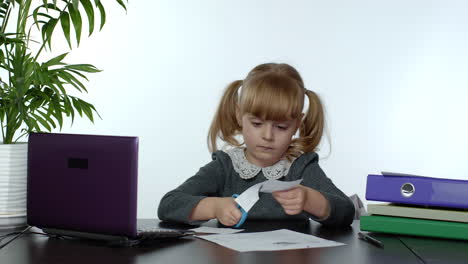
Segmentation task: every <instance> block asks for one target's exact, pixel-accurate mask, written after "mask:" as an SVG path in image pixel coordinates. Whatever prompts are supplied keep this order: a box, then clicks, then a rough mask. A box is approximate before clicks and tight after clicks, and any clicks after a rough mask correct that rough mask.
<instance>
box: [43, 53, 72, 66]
mask: <svg viewBox="0 0 468 264" xmlns="http://www.w3.org/2000/svg"><path fill="white" fill-rule="evenodd" d="M67 55H68V52H66V53H63V54H61V55H58V56H57V57H55V58H52V59H50V60H49V61H47V62H46V63H44V64H43V65H44V66H46V67H50V66H54V65H63V64H64V63H63V62H62V60H63V59H64V58H65V57H66V56H67Z"/></svg>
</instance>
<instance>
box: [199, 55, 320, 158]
mask: <svg viewBox="0 0 468 264" xmlns="http://www.w3.org/2000/svg"><path fill="white" fill-rule="evenodd" d="M241 87H242V88H241ZM239 88H241V90H240V95H238V92H239ZM305 96H307V97H308V99H309V107H308V109H307V111H306V112H305V114H304V116H303V117H302V120H301V124H300V127H299V137H297V138H294V139H293V140H292V141H291V144H290V146H289V148H288V150H287V151H286V153H285V154H286V155H285V156H286V157H287V158H288V159H292V158H295V157H298V156H299V155H301V154H302V153H308V152H313V151H315V150H316V148H317V146H318V144H319V143H320V140H321V138H322V134H323V129H324V122H325V121H324V110H323V105H322V102H321V100H320V98H319V97H318V95H317V94H316V93H314V92H313V91H310V90H307V89H305V88H304V83H303V81H302V78H301V76H300V74H299V72H298V71H297V70H296V69H294V68H293V67H292V66H290V65H288V64H284V63H282V64H277V63H265V64H260V65H258V66H256V67H255V68H253V69H252V70H251V71H250V72H249V74H248V75H247V77H246V78H245V80H237V81H234V82H232V83H231V84H229V85H228V86H227V88H226V90H225V91H224V94H223V96H222V97H221V101H220V103H219V106H218V109H217V111H216V114H215V116H214V118H213V121H212V123H211V126H210V130H209V132H208V149H209V150H210V151H211V152H214V151H216V150H217V149H218V148H217V144H216V140H217V138H218V137H219V138H220V139H221V140H223V141H225V142H226V143H228V144H230V145H232V146H241V145H242V144H243V143H240V142H239V141H238V140H237V139H236V136H238V135H240V134H241V131H242V128H241V126H240V125H239V123H238V122H237V119H236V110H237V109H238V110H239V111H240V114H241V115H243V114H245V113H250V114H252V115H254V116H257V117H259V118H262V119H263V120H275V121H276V120H280V121H283V120H292V119H298V118H301V116H302V110H303V108H304V97H305Z"/></svg>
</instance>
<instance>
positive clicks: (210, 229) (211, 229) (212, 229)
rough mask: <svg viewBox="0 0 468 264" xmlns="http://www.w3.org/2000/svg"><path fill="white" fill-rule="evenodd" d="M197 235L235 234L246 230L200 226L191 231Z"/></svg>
mask: <svg viewBox="0 0 468 264" xmlns="http://www.w3.org/2000/svg"><path fill="white" fill-rule="evenodd" d="M190 230H192V231H195V232H196V233H209V234H234V233H238V232H240V231H244V229H234V228H221V227H210V226H200V227H197V228H193V229H190Z"/></svg>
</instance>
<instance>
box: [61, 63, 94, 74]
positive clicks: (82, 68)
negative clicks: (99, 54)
mask: <svg viewBox="0 0 468 264" xmlns="http://www.w3.org/2000/svg"><path fill="white" fill-rule="evenodd" d="M65 68H67V69H73V70H77V71H82V72H90V73H94V72H101V71H102V70H99V69H98V68H96V67H95V66H94V65H91V64H71V65H67V66H65Z"/></svg>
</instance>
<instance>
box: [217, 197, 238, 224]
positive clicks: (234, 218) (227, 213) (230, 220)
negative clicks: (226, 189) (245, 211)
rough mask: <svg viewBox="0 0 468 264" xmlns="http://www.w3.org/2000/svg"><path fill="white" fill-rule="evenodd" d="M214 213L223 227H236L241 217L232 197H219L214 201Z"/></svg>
mask: <svg viewBox="0 0 468 264" xmlns="http://www.w3.org/2000/svg"><path fill="white" fill-rule="evenodd" d="M214 213H215V217H216V219H218V221H219V222H221V224H223V225H225V226H234V225H236V224H237V223H238V222H239V220H240V219H241V217H242V213H241V211H240V210H239V208H237V203H236V202H235V201H234V198H232V197H220V198H218V200H217V201H216V204H215V208H214Z"/></svg>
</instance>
